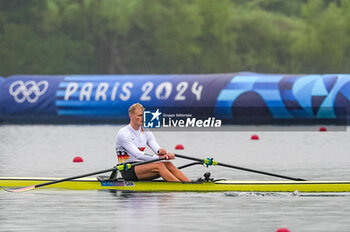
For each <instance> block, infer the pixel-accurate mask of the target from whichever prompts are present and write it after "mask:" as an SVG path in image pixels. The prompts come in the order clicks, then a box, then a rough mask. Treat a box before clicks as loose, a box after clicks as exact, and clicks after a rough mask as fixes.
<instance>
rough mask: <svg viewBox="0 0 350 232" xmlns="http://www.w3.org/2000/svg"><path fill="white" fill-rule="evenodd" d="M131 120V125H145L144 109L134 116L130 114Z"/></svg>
mask: <svg viewBox="0 0 350 232" xmlns="http://www.w3.org/2000/svg"><path fill="white" fill-rule="evenodd" d="M130 120H131V123H132V124H134V125H135V126H137V127H140V126H142V124H143V110H142V109H139V108H138V109H136V110H135V112H134V113H133V114H130Z"/></svg>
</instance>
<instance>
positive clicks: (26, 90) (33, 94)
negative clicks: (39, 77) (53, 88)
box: [9, 81, 49, 103]
mask: <svg viewBox="0 0 350 232" xmlns="http://www.w3.org/2000/svg"><path fill="white" fill-rule="evenodd" d="M48 87H49V83H48V82H47V81H40V82H38V83H36V82H35V81H27V82H26V83H24V82H23V81H15V82H13V83H12V84H11V85H10V88H9V93H10V94H11V95H12V96H13V97H14V98H15V101H16V102H18V103H23V102H24V101H25V100H27V101H28V102H29V103H34V102H36V101H37V100H38V99H39V97H40V96H41V95H43V94H44V93H45V92H46V90H47V89H48Z"/></svg>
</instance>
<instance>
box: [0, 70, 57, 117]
mask: <svg viewBox="0 0 350 232" xmlns="http://www.w3.org/2000/svg"><path fill="white" fill-rule="evenodd" d="M62 79H63V77H60V76H11V77H9V78H6V79H5V80H4V81H3V83H2V85H1V86H0V112H1V115H2V116H3V117H5V118H7V117H16V116H48V115H51V116H57V111H56V103H55V96H56V90H57V88H58V84H59V83H60V82H61V81H62Z"/></svg>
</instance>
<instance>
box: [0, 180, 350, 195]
mask: <svg viewBox="0 0 350 232" xmlns="http://www.w3.org/2000/svg"><path fill="white" fill-rule="evenodd" d="M54 180H59V178H35V177H0V186H1V187H2V188H16V187H23V186H29V185H37V184H42V183H46V182H49V181H54ZM42 188H60V189H70V190H103V189H105V190H123V191H141V192H162V191H163V192H193V191H195V192H231V191H242V192H294V191H299V192H350V181H227V180H219V181H214V182H188V183H181V182H164V181H135V182H133V181H99V180H98V179H97V178H94V177H93V178H80V179H77V180H72V181H65V182H61V183H57V184H52V185H48V186H45V187H42Z"/></svg>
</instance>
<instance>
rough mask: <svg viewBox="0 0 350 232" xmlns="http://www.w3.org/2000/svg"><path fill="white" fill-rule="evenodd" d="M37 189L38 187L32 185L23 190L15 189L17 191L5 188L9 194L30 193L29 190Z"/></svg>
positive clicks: (22, 188)
mask: <svg viewBox="0 0 350 232" xmlns="http://www.w3.org/2000/svg"><path fill="white" fill-rule="evenodd" d="M35 188H36V185H30V186H26V187H21V188H15V189H7V188H4V190H5V191H7V192H11V193H20V192H25V191H29V190H32V189H35Z"/></svg>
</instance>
